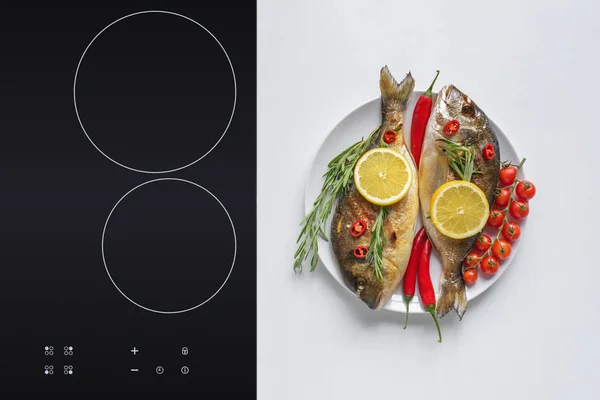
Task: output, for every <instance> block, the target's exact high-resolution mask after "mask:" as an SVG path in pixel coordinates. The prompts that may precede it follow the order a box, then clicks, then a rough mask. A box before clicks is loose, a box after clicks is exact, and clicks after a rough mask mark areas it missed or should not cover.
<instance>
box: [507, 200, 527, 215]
mask: <svg viewBox="0 0 600 400" xmlns="http://www.w3.org/2000/svg"><path fill="white" fill-rule="evenodd" d="M508 212H509V213H510V215H511V216H512V217H513V218H514V219H523V218H525V217H527V215H529V204H527V203H526V202H524V201H518V200H517V201H513V202H512V203H510V208H509V209H508Z"/></svg>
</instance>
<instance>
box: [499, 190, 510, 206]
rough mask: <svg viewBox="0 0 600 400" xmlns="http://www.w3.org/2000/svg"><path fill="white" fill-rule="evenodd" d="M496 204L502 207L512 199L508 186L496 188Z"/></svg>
mask: <svg viewBox="0 0 600 400" xmlns="http://www.w3.org/2000/svg"><path fill="white" fill-rule="evenodd" d="M496 193H497V194H496V205H497V206H498V207H500V208H504V207H506V206H507V205H508V200H510V190H508V189H507V188H504V189H497V190H496Z"/></svg>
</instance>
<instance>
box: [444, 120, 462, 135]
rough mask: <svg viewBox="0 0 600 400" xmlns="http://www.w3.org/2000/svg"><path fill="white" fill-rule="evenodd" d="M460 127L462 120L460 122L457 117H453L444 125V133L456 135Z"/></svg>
mask: <svg viewBox="0 0 600 400" xmlns="http://www.w3.org/2000/svg"><path fill="white" fill-rule="evenodd" d="M459 129H460V122H458V120H456V119H453V120H451V121H448V122H446V125H444V135H446V136H454V135H455V134H456V132H458V130H459Z"/></svg>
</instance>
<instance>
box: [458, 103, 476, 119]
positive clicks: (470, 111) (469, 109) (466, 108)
mask: <svg viewBox="0 0 600 400" xmlns="http://www.w3.org/2000/svg"><path fill="white" fill-rule="evenodd" d="M460 112H461V114H462V115H464V116H465V117H472V116H474V115H475V109H474V108H473V106H472V105H470V104H463V106H462V109H461V110H460Z"/></svg>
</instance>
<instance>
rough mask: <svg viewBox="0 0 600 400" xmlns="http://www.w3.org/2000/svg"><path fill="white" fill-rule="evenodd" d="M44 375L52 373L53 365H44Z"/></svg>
mask: <svg viewBox="0 0 600 400" xmlns="http://www.w3.org/2000/svg"><path fill="white" fill-rule="evenodd" d="M44 375H54V365H44Z"/></svg>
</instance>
